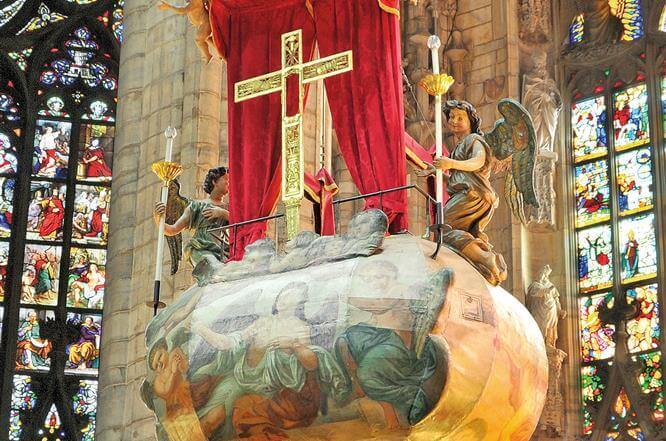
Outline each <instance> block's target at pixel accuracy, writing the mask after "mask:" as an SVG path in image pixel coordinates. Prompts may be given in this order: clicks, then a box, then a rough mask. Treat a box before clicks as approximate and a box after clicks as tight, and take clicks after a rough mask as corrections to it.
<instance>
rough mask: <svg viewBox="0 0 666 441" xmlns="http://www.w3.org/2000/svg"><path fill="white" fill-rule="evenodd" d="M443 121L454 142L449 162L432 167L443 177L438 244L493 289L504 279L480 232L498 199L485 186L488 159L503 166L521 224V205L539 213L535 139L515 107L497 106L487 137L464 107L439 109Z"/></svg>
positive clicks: (526, 119)
mask: <svg viewBox="0 0 666 441" xmlns="http://www.w3.org/2000/svg"><path fill="white" fill-rule="evenodd" d="M443 107H444V115H445V116H446V122H447V124H448V126H449V129H450V131H451V132H452V133H453V137H454V140H455V142H456V146H455V148H454V149H453V150H452V151H451V154H450V157H448V158H447V157H441V158H436V159H435V161H434V163H435V167H439V168H440V169H442V170H444V171H448V185H447V192H448V193H449V196H450V199H449V200H448V201H447V203H446V205H445V207H444V223H445V224H446V226H445V229H444V232H443V237H442V238H443V241H444V242H445V243H446V244H448V245H450V246H452V247H454V248H455V249H457V250H459V251H460V252H461V253H462V254H463V255H464V256H465V257H467V258H468V259H469V260H471V261H472V262H473V263H474V264H475V265H476V267H477V268H478V269H479V271H480V272H481V273H482V274H483V275H484V276H485V277H486V279H487V280H488V281H489V282H490V283H492V284H494V285H497V284H499V283H500V282H501V281H503V280H505V279H506V264H505V262H504V258H503V257H502V255H500V254H498V253H496V252H495V251H493V247H492V245H491V244H490V243H489V241H488V236H486V234H485V228H486V226H487V225H488V223H489V222H490V220H491V219H492V217H493V214H494V212H495V209H496V208H497V204H498V198H497V194H496V193H495V190H494V189H493V187H492V185H491V183H490V174H491V171H492V163H493V159H497V160H508V158H511V159H510V160H511V167H510V168H509V170H508V171H507V173H506V181H505V196H506V200H507V202H508V203H509V205H510V207H511V210H512V211H513V213H514V214H515V215H516V216H517V217H519V218H520V219H521V221H523V222H524V221H525V212H524V206H525V205H532V206H534V207H538V202H537V200H536V195H535V192H534V178H533V174H534V163H535V156H536V136H535V133H534V126H533V124H532V118H531V117H530V115H529V113H528V112H527V110H525V108H524V107H523V106H522V105H520V104H519V103H518V102H517V101H514V100H511V99H503V100H500V101H499V103H498V109H499V112H500V113H501V114H502V116H503V118H501V119H499V120H498V121H497V122H496V123H495V126H494V128H493V130H492V131H490V132H489V133H487V134H484V133H483V132H482V131H481V129H480V125H481V118H480V117H479V115H478V113H477V111H476V109H475V108H474V106H473V105H472V104H470V103H468V102H467V101H457V100H451V101H447V102H446V104H444V106H443Z"/></svg>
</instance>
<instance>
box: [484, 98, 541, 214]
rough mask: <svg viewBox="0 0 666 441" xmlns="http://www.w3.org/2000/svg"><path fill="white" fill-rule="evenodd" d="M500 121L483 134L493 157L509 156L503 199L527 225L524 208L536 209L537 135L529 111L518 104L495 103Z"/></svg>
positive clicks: (510, 100)
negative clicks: (535, 166)
mask: <svg viewBox="0 0 666 441" xmlns="http://www.w3.org/2000/svg"><path fill="white" fill-rule="evenodd" d="M497 108H498V110H499V112H500V113H501V114H502V116H503V118H500V119H499V120H497V122H495V127H494V128H493V130H492V131H490V133H487V134H486V135H485V138H486V141H487V142H488V145H489V146H490V149H491V150H492V152H493V155H494V156H495V158H497V159H499V160H503V159H507V158H509V157H511V168H510V170H509V171H508V172H507V174H506V181H505V184H504V196H505V197H506V200H507V203H508V204H509V206H510V207H511V211H512V212H513V213H514V214H515V215H516V216H517V217H518V218H519V219H520V220H521V221H522V222H523V223H526V221H527V218H526V214H525V205H531V206H532V207H534V208H538V207H539V203H538V202H537V198H536V194H535V191H534V164H535V162H536V153H537V151H536V133H535V131H534V123H533V122H532V117H531V116H530V114H529V112H528V111H527V110H526V109H525V108H524V107H523V106H522V105H521V104H520V103H519V102H517V101H515V100H512V99H508V98H505V99H502V100H500V101H499V103H498V104H497Z"/></svg>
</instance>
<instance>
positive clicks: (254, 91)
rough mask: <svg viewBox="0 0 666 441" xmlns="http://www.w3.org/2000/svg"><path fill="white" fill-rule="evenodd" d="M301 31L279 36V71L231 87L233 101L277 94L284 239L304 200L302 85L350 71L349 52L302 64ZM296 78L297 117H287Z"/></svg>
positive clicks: (292, 232) (293, 227)
mask: <svg viewBox="0 0 666 441" xmlns="http://www.w3.org/2000/svg"><path fill="white" fill-rule="evenodd" d="M301 41H302V33H301V30H300V29H299V30H297V31H292V32H288V33H286V34H282V69H280V70H277V71H275V72H271V73H268V74H265V75H261V76H258V77H254V78H250V79H247V80H243V81H239V82H237V83H236V84H234V101H235V102H237V103H239V102H241V101H245V100H249V99H251V98H256V97H258V96H263V95H268V94H269V93H274V92H280V93H281V100H282V202H283V203H284V206H285V211H286V217H287V239H288V240H291V239H293V238H294V236H296V234H297V233H298V230H299V214H300V207H301V201H302V199H303V186H304V183H303V182H304V166H303V118H302V114H303V97H304V94H305V89H304V87H303V85H305V84H308V83H311V82H313V81H317V80H321V79H324V78H328V77H331V76H333V75H338V74H341V73H343V72H349V71H350V70H352V68H353V65H352V51H345V52H340V53H338V54H334V55H330V56H328V57H324V58H319V59H317V60H312V61H310V62H308V63H303V51H302V45H301ZM291 75H296V76H297V78H298V113H296V114H295V115H287V78H288V77H290V76H291Z"/></svg>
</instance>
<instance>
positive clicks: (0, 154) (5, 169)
mask: <svg viewBox="0 0 666 441" xmlns="http://www.w3.org/2000/svg"><path fill="white" fill-rule="evenodd" d="M17 164H18V161H17V159H16V149H15V148H14V146H13V145H12V140H11V138H10V137H9V136H8V135H7V134H5V133H3V132H1V131H0V174H5V173H16V170H17Z"/></svg>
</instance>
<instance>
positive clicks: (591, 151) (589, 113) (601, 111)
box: [571, 96, 608, 162]
mask: <svg viewBox="0 0 666 441" xmlns="http://www.w3.org/2000/svg"><path fill="white" fill-rule="evenodd" d="M571 127H572V128H573V137H572V144H573V148H574V160H575V161H576V162H581V161H586V160H589V159H594V158H598V157H600V156H604V155H605V154H606V152H607V151H608V136H607V134H606V104H605V99H604V97H602V96H600V97H596V98H590V99H588V100H585V101H580V102H578V103H576V104H574V105H573V108H572V110H571Z"/></svg>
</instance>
